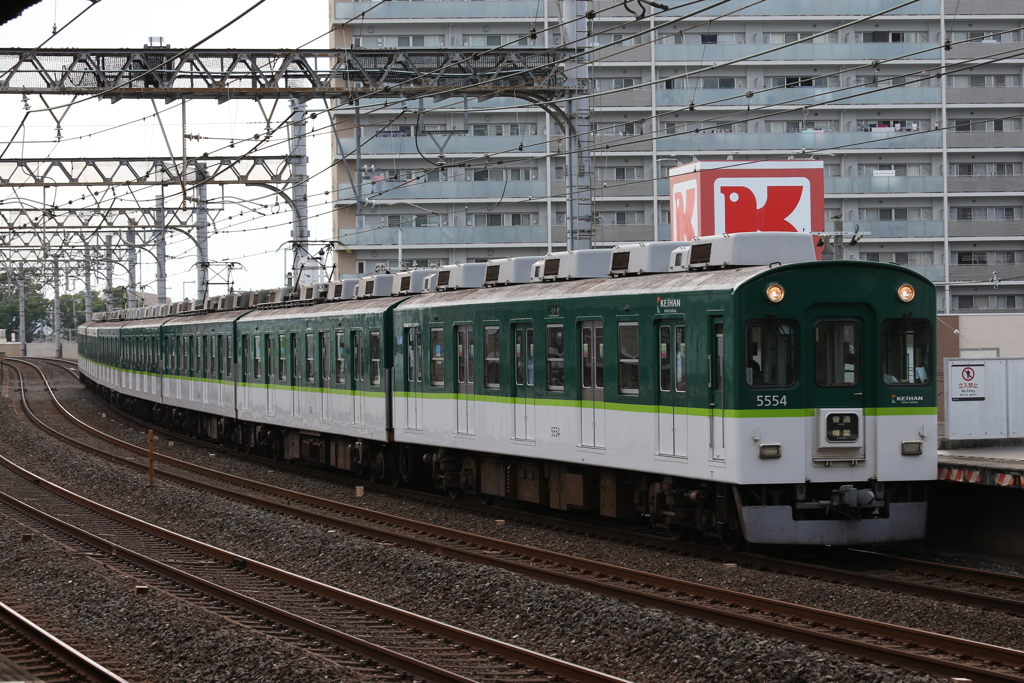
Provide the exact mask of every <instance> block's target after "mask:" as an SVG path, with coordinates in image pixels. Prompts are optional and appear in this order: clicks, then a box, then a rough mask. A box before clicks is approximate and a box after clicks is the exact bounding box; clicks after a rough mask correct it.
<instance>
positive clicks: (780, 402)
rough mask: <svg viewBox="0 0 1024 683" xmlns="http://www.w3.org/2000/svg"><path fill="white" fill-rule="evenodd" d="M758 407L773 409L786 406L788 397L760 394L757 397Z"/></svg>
mask: <svg viewBox="0 0 1024 683" xmlns="http://www.w3.org/2000/svg"><path fill="white" fill-rule="evenodd" d="M757 405H758V406H759V407H760V406H764V407H766V408H773V407H775V406H784V405H786V396H785V395H782V396H779V395H778V394H759V395H758V397H757Z"/></svg>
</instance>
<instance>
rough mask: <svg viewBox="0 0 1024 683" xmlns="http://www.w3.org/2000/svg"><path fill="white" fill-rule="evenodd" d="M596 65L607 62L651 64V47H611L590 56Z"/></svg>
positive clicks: (622, 45) (621, 45)
mask: <svg viewBox="0 0 1024 683" xmlns="http://www.w3.org/2000/svg"><path fill="white" fill-rule="evenodd" d="M590 60H591V61H592V62H595V63H607V62H649V61H651V46H650V45H637V46H629V45H624V44H620V45H609V46H608V47H603V48H601V49H599V50H597V51H595V52H593V53H591V54H590Z"/></svg>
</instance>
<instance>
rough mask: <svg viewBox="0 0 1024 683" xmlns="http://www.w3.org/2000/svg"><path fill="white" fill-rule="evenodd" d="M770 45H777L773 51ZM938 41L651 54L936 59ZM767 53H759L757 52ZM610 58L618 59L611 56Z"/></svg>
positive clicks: (671, 49)
mask: <svg viewBox="0 0 1024 683" xmlns="http://www.w3.org/2000/svg"><path fill="white" fill-rule="evenodd" d="M772 48H778V49H776V50H772ZM941 48H942V45H941V44H939V43H799V44H797V45H789V46H782V45H767V44H764V43H740V44H736V45H700V44H686V45H655V46H654V55H655V58H656V59H657V61H658V62H659V63H660V64H671V63H672V62H697V63H704V64H710V63H712V62H725V61H732V60H736V59H749V60H751V61H762V60H765V61H772V62H779V61H786V62H794V61H806V62H826V63H828V62H837V61H845V60H868V61H871V60H875V59H913V60H918V59H920V60H926V61H930V62H937V61H938V60H939V50H940V49H941ZM765 51H769V52H767V54H763V55H760V56H756V57H755V56H754V55H757V54H758V53H760V52H765ZM612 61H617V60H615V59H613V60H612Z"/></svg>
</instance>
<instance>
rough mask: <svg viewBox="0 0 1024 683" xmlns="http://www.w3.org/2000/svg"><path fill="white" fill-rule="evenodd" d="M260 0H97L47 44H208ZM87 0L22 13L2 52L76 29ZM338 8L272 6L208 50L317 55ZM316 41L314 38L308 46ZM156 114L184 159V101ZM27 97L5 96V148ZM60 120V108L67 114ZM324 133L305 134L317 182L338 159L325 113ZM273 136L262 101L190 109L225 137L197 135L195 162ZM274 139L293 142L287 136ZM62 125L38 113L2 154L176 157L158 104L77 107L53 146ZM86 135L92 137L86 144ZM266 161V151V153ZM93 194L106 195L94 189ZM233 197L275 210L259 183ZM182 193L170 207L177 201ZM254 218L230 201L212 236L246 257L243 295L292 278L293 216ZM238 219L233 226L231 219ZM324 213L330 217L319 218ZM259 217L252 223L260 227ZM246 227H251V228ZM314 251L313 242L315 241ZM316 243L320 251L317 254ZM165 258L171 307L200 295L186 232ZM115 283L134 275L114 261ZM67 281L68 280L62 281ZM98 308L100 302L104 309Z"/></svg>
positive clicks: (313, 216)
mask: <svg viewBox="0 0 1024 683" xmlns="http://www.w3.org/2000/svg"><path fill="white" fill-rule="evenodd" d="M255 1H256V0H219V1H213V2H211V1H210V0H206V1H203V2H200V1H199V0H175V2H173V3H170V2H166V3H165V2H162V3H155V2H140V1H139V0H100V2H99V3H97V4H96V6H95V7H93V8H92V9H90V10H89V11H88V12H86V13H85V14H84V15H83V16H82V17H81V18H79V19H78V20H77V21H76V22H74V23H73V24H72V25H71V26H69V27H68V28H67V29H65V30H64V31H63V32H62V33H61V34H60V35H58V36H57V37H55V38H54V39H53V40H52V41H51V42H50V43H48V44H47V47H76V48H120V47H142V46H143V45H144V44H146V43H147V42H148V41H149V39H150V37H155V36H161V37H163V39H164V44H165V45H171V46H172V47H179V48H180V47H187V46H191V45H193V44H194V43H196V42H198V41H200V40H202V39H203V38H205V37H206V36H207V35H209V34H210V33H212V32H214V31H215V30H217V29H219V28H220V27H221V26H223V25H224V24H226V23H227V22H228V21H230V20H231V19H233V18H234V17H235V16H237V15H238V14H240V13H241V12H243V11H244V10H246V9H248V8H249V7H250V6H252V5H253V4H254V3H255ZM89 4H90V3H89V1H88V0H43V2H41V3H40V4H38V5H36V6H34V7H32V8H30V9H29V10H27V11H26V12H25V13H24V14H23V15H22V16H21V17H19V18H17V19H15V20H13V21H11V22H8V23H7V24H6V25H4V26H0V45H2V46H4V47H5V48H14V47H17V48H34V47H37V46H39V45H40V43H42V42H43V41H44V40H46V38H47V37H49V36H50V35H51V33H52V30H53V26H54V23H56V24H57V26H58V28H59V27H60V26H62V25H63V24H65V23H67V21H69V20H70V19H71V18H72V17H73V16H74V15H75V14H77V13H79V12H80V11H81V10H82V9H83V8H85V7H87V6H88V5H89ZM330 8H331V3H329V2H328V1H326V0H266V2H264V3H263V4H262V5H260V6H259V7H258V8H257V9H255V10H254V11H253V12H252V13H250V14H249V15H248V16H246V17H245V18H243V19H242V20H241V21H240V22H238V23H237V24H235V25H234V26H232V27H230V28H228V29H226V30H225V31H224V32H222V33H219V34H218V35H216V36H214V37H213V38H211V39H210V40H209V41H207V42H205V43H203V44H202V46H201V47H208V48H250V49H251V48H272V49H279V48H285V49H287V48H296V47H299V46H300V45H303V44H304V43H309V45H307V46H306V47H308V48H326V47H327V46H328V38H327V36H322V35H321V34H324V33H325V32H326V31H327V30H328V28H329V18H330V17H329V14H330ZM310 41H312V42H310ZM46 99H47V102H48V103H49V105H50V106H54V107H56V106H58V105H60V104H65V103H67V102H69V101H70V99H71V98H70V97H50V96H47V97H46ZM155 102H156V104H157V107H158V108H159V109H160V110H161V111H163V110H165V109H167V110H168V111H167V112H166V113H163V114H162V115H161V116H162V119H163V123H164V126H165V129H166V133H167V137H168V138H169V141H170V146H171V149H173V150H174V154H175V156H176V157H180V156H181V153H182V122H181V108H180V103H178V102H173V103H171V104H165V103H164V101H163V100H155ZM24 104H25V103H24V102H23V101H22V98H21V97H20V96H18V95H6V96H4V97H0V150H2V149H3V148H4V147H6V146H7V143H8V142H9V141H10V140H11V139H12V136H14V133H15V131H16V129H17V126H18V123H19V122H20V121H21V118H22V116H23V115H24V114H25V109H24ZM28 104H29V106H30V107H31V108H32V109H33V110H39V109H42V108H43V107H44V105H43V103H42V101H41V99H40V98H39V97H38V96H30V97H29V99H28ZM307 106H309V107H310V109H311V110H316V109H322V108H323V106H324V104H323V100H319V101H313V102H310V103H309V104H308V105H307ZM263 108H264V109H265V110H266V112H267V113H268V114H269V113H270V112H271V110H272V109H273V110H274V111H273V115H272V117H271V122H272V124H273V125H275V126H276V124H278V123H280V122H281V121H282V120H284V119H285V118H287V115H288V102H287V101H285V100H282V101H280V102H277V104H276V109H275V103H274V101H272V100H266V101H264V102H263ZM59 115H60V114H59V113H58V116H59ZM145 116H148V117H149V118H148V119H147V120H145V121H139V122H136V123H131V124H130V125H126V126H123V127H120V128H117V129H116V130H111V131H106V132H105V129H108V128H110V127H111V126H114V125H117V124H122V123H128V122H132V121H135V120H136V119H140V118H142V117H145ZM310 123H312V124H313V127H314V128H315V129H316V130H315V132H316V133H317V134H315V135H312V136H310V137H309V139H308V144H307V153H308V155H309V166H308V171H309V174H310V175H311V176H312V175H315V174H316V173H318V172H320V171H324V169H326V168H327V166H328V165H329V164H330V162H331V143H330V136H329V135H328V134H327V132H328V130H329V129H328V128H326V125H327V124H328V117H326V116H320V117H318V118H317V120H316V121H312V122H310ZM265 130H266V122H265V117H264V114H263V113H261V111H260V107H259V106H258V105H257V104H256V103H254V102H251V101H249V102H244V101H232V102H230V103H227V104H217V103H216V102H215V101H206V100H197V101H194V102H189V103H188V104H187V107H186V126H185V132H187V133H189V134H198V135H201V136H204V137H214V138H222V140H201V141H199V142H196V141H193V140H189V141H187V143H186V149H187V155H188V156H189V157H197V156H200V155H201V154H202V153H203V152H205V151H209V152H210V155H211V156H229V155H230V154H231V153H233V152H235V151H237V150H241V149H243V148H242V147H241V146H236V148H235V149H221V148H222V147H223V146H224V145H226V144H229V139H234V140H242V139H245V138H248V139H249V140H250V141H251V139H252V137H253V135H254V134H262V133H263V132H265ZM286 130H287V128H285V129H284V131H282V133H281V134H278V135H277V136H275V139H277V140H283V139H284V134H283V133H284V132H285V131H286ZM55 131H56V127H55V123H54V120H53V118H52V117H51V115H50V114H49V113H48V112H46V111H35V113H33V114H32V115H31V116H29V119H28V122H27V125H26V127H25V128H24V129H23V130H22V132H19V133H18V135H17V136H15V137H14V144H12V145H11V147H10V148H9V149H8V150H7V152H6V154H4V156H3V159H15V158H40V157H62V158H67V157H122V156H131V157H153V158H167V157H168V156H169V155H170V152H169V151H168V146H167V143H166V142H165V141H164V137H163V135H162V134H161V131H160V127H159V124H158V123H157V121H156V119H155V117H154V116H153V105H152V101H150V100H137V101H135V100H122V101H120V102H117V103H114V104H112V103H110V101H108V100H95V101H89V102H83V103H78V104H75V105H74V106H73V107H72V108H71V109H70V111H68V113H67V115H66V117H65V118H64V120H63V122H62V135H63V141H62V142H61V143H60V144H55V139H56V132H55ZM83 136H87V137H83ZM287 149H288V148H287V145H286V144H278V145H275V146H271V147H269V148H267V149H266V151H265V152H262V154H265V155H268V156H282V155H285V154H287ZM257 154H260V152H257ZM330 178H331V173H330V171H326V172H323V173H321V174H320V175H319V176H318V177H316V178H314V179H313V180H311V182H310V188H309V190H310V191H309V195H308V196H309V204H310V208H309V215H310V221H309V225H310V232H311V236H312V240H313V241H314V243H315V242H316V241H326V240H328V239H330V237H331V216H330V213H329V210H328V209H329V205H327V204H325V203H324V202H325V201H326V199H327V197H326V196H324V192H326V191H328V190H329V189H330V186H331V182H330ZM92 189H93V190H97V189H102V188H97V187H93V188H92ZM84 190H85V188H82V187H68V188H65V189H58V190H57V191H56V192H57V195H56V202H57V203H58V204H61V205H64V204H65V203H66V202H68V201H70V200H72V199H77V200H78V201H75V202H74V203H73V204H72V206H79V207H85V208H89V207H91V206H95V203H94V202H92V201H89V200H86V201H84V202H83V201H82V200H81V199H80V198H81V197H82V194H83V191H84ZM224 193H225V194H226V195H229V196H232V197H239V198H244V199H255V200H258V201H260V202H262V203H267V204H273V202H274V200H273V198H269V199H268V198H265V197H266V194H267V191H266V190H264V189H260V188H245V187H243V186H227V187H226V188H225V189H224ZM17 194H18V197H20V198H23V199H30V200H34V201H44V197H43V195H42V192H41V191H40V190H30V189H19V190H17ZM220 194H221V190H220V188H219V187H211V188H210V190H209V198H210V199H211V200H213V199H215V198H219V197H220ZM117 195H118V196H122V195H125V196H124V197H123V198H122V199H117V200H111V199H110V198H109V197H110V196H109V194H108V195H107V198H106V201H104V202H103V203H101V206H110V205H111V204H117V205H120V206H124V205H126V204H130V203H131V197H130V196H127V195H126V191H125V190H124V189H123V188H122V189H118V190H117ZM136 196H137V197H138V198H140V199H141V200H142V203H143V205H146V204H147V203H148V202H149V201H150V200H151V199H152V198H153V197H154V196H155V191H150V190H148V189H141V190H137V191H136ZM14 198H15V195H14V192H13V191H12V188H10V187H0V200H3V201H4V204H3V206H4V207H5V208H12V207H13V206H14V205H13V204H11V203H8V202H10V201H11V200H12V199H14ZM54 201H55V198H54V190H49V191H48V192H47V193H46V196H45V202H46V203H47V204H53V203H54ZM174 201H177V202H179V205H180V201H181V199H180V197H178V198H176V199H171V200H169V202H168V203H169V204H170V203H172V202H174ZM244 207H245V209H246V211H245V215H244V217H243V218H238V217H237V216H238V214H239V213H240V212H241V209H240V207H239V206H237V205H235V206H229V207H227V208H226V210H225V211H224V212H223V214H222V215H221V217H220V218H219V220H217V221H216V223H215V225H214V227H215V228H216V230H217V233H218V234H216V235H212V231H211V240H210V259H211V260H212V261H237V262H239V263H241V264H243V266H244V267H245V270H242V269H236V270H235V272H234V275H233V277H234V280H235V289H236V291H237V290H242V291H244V290H248V289H261V288H266V287H275V286H280V285H282V284H284V274H285V271H286V269H287V267H288V265H290V261H289V260H288V254H287V252H286V249H285V248H282V249H281V250H280V251H278V247H279V246H280V245H281V244H282V243H284V242H286V241H288V240H289V238H290V235H291V212H290V210H288V209H287V207H285V206H284V205H283V204H282V205H281V206H280V207H279V211H280V212H279V213H276V214H274V213H272V211H271V210H267V211H264V213H266V214H268V215H267V217H266V218H260V217H258V216H257V215H256V214H255V213H253V212H252V211H251V210H248V209H252V208H254V207H253V205H251V204H247V205H244ZM211 208H214V207H211ZM232 214H233V215H234V216H236V218H235V219H234V220H233V221H232V222H231V224H230V225H229V223H228V221H227V216H228V215H232ZM317 214H323V215H319V216H318V215H317ZM253 219H255V220H253ZM240 228H244V229H245V230H244V231H242V230H240ZM314 246H315V245H314ZM317 248H318V247H317ZM167 251H168V256H173V257H176V258H174V259H173V260H170V259H169V260H168V264H167V275H168V284H167V293H168V296H169V297H171V299H172V300H174V301H177V300H180V299H182V298H183V296H184V297H188V298H194V297H195V280H196V273H195V269H194V264H195V252H194V247H193V246H192V243H191V242H190V241H186V240H185V238H184V237H182V236H178V237H170V236H169V238H168V249H167ZM140 263H141V264H142V268H141V275H140V277H139V282H140V284H142V285H144V289H145V290H146V291H148V292H154V293H155V291H156V283H155V279H154V278H155V273H156V269H155V266H154V263H153V257H151V256H150V255H149V254H147V253H146V252H140ZM114 278H115V283H114V284H115V286H116V285H118V284H126V283H127V278H126V272H125V269H124V268H122V267H120V266H116V267H115V269H114ZM62 286H63V285H62ZM93 287H94V289H97V290H101V289H102V288H103V286H102V283H100V282H97V281H96V280H94V284H93ZM72 289H73V290H76V291H77V290H81V289H82V284H81V283H79V284H77V285H72ZM225 291H226V288H225V287H224V286H222V285H221V286H213V287H211V293H212V294H214V295H216V294H223V293H224V292H225ZM96 309H97V310H100V306H99V305H98V304H97V306H96Z"/></svg>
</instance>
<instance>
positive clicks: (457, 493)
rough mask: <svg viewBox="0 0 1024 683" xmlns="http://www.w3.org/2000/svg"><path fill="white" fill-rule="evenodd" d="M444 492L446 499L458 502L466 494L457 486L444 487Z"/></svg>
mask: <svg viewBox="0 0 1024 683" xmlns="http://www.w3.org/2000/svg"><path fill="white" fill-rule="evenodd" d="M445 490H446V491H447V492H448V497H449V498H451V499H452V500H459V499H460V498H462V496H463V495H465V493H466V492H465V491H463V490H462V489H460V488H459V487H458V486H446V487H445Z"/></svg>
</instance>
